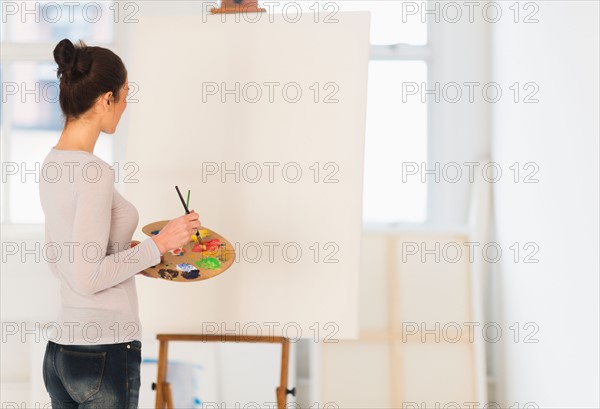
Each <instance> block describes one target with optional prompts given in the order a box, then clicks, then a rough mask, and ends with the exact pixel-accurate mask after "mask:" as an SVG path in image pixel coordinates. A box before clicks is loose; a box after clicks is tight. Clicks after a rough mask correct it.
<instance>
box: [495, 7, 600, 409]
mask: <svg viewBox="0 0 600 409" xmlns="http://www.w3.org/2000/svg"><path fill="white" fill-rule="evenodd" d="M511 4H512V2H507V4H505V6H504V12H505V13H507V15H511V14H508V13H511V11H510V10H508V9H507V7H508V6H510V5H511ZM536 4H538V5H539V11H538V12H537V13H536V15H535V17H536V18H537V19H538V20H539V22H538V23H532V24H523V23H519V24H516V23H514V21H511V20H512V18H508V19H503V20H502V21H501V22H500V23H497V24H494V25H493V26H494V27H493V29H492V35H493V41H492V56H493V75H492V76H493V80H494V81H498V82H500V83H513V82H520V83H525V82H528V81H535V82H536V83H537V84H538V85H539V92H538V93H537V95H536V97H537V98H538V99H539V102H538V103H533V104H523V103H514V102H513V101H511V99H512V98H506V99H503V100H502V101H501V102H500V103H498V104H495V106H494V107H493V110H492V119H493V124H492V133H493V136H492V152H493V160H496V161H498V162H499V163H501V164H505V165H510V164H511V163H513V162H520V163H521V164H523V163H526V162H535V163H537V165H538V166H539V172H538V173H537V175H536V178H537V179H539V182H538V183H531V184H525V183H522V182H519V183H515V182H514V181H513V180H511V179H512V177H513V173H512V172H510V173H509V172H506V173H505V176H504V177H503V179H502V180H501V182H499V183H496V184H495V186H494V194H495V203H494V205H495V209H496V221H495V222H496V231H497V239H498V241H499V243H501V245H502V248H503V249H508V247H509V246H511V245H512V244H513V243H514V242H519V243H521V249H523V243H525V242H530V241H531V242H535V243H537V245H538V246H539V252H538V253H537V254H536V255H535V256H534V257H535V258H537V259H538V260H539V263H531V264H530V263H524V262H523V257H524V255H525V254H527V253H529V252H528V251H522V254H521V255H520V256H521V260H520V262H518V263H515V262H514V261H513V260H512V257H513V252H512V251H509V253H507V254H506V256H505V257H503V258H502V262H501V263H499V264H498V265H496V269H495V271H494V278H495V279H496V280H497V281H496V282H497V284H498V285H499V291H500V294H499V298H500V300H501V305H500V306H499V307H500V308H499V314H500V315H499V319H501V320H502V322H503V325H502V328H503V329H508V328H509V327H510V326H511V325H513V324H514V323H515V322H518V323H519V325H520V327H521V332H520V334H519V335H520V336H519V339H518V342H516V340H514V339H513V336H514V334H515V333H514V331H510V330H509V331H507V332H506V333H505V334H504V336H503V337H502V342H501V348H500V350H501V352H500V355H499V360H498V363H499V364H501V368H500V369H501V372H500V375H499V393H500V397H501V398H502V399H501V402H502V401H504V404H506V405H513V404H514V403H515V402H517V403H519V407H523V405H524V404H525V403H526V402H535V403H536V404H537V406H538V407H544V408H549V407H561V408H565V407H572V408H574V407H577V408H591V407H594V408H597V407H599V402H598V382H599V379H598V320H599V317H598V271H599V266H598V132H599V130H598V50H599V44H598V11H599V10H598V2H588V1H583V2H564V1H556V2H554V1H553V2H536ZM530 11H531V10H530ZM511 96H512V95H511ZM532 169H533V168H532ZM504 170H507V169H504ZM527 173H528V172H527ZM523 176H524V175H521V180H522V179H523ZM527 322H533V323H535V325H537V326H538V328H539V331H537V333H536V334H535V335H533V339H537V340H539V342H538V343H525V342H523V341H524V337H525V335H527V334H532V333H533V332H534V330H535V327H531V328H530V329H528V330H524V329H523V326H524V324H525V323H527Z"/></svg>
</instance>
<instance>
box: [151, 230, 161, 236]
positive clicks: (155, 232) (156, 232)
mask: <svg viewBox="0 0 600 409" xmlns="http://www.w3.org/2000/svg"><path fill="white" fill-rule="evenodd" d="M158 233H160V230H153V231H151V232H150V234H154V235H156V234H158Z"/></svg>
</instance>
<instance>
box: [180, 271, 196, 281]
mask: <svg viewBox="0 0 600 409" xmlns="http://www.w3.org/2000/svg"><path fill="white" fill-rule="evenodd" d="M181 276H182V277H183V278H185V279H187V280H193V279H195V278H198V277H200V270H192V271H184V272H182V273H181Z"/></svg>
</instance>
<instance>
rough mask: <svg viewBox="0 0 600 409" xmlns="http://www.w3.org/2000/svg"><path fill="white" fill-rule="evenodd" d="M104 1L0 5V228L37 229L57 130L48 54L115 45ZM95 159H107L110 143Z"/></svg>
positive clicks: (105, 141) (102, 142) (104, 141)
mask: <svg viewBox="0 0 600 409" xmlns="http://www.w3.org/2000/svg"><path fill="white" fill-rule="evenodd" d="M111 4H112V3H109V2H82V3H79V2H46V1H42V2H39V1H38V2H4V4H3V5H2V13H3V15H2V25H1V34H2V63H1V68H0V73H1V74H0V75H1V81H2V90H1V97H2V113H1V117H0V121H1V122H0V124H1V137H0V147H1V150H2V199H1V208H2V211H1V222H2V223H16V224H21V223H43V222H44V214H43V211H42V208H41V206H40V204H39V203H40V202H39V193H38V177H39V176H38V175H39V169H40V167H41V164H42V162H43V160H44V158H45V156H46V154H47V153H48V151H49V150H50V148H51V147H52V146H54V145H55V144H56V142H57V141H58V138H59V137H60V133H61V131H62V128H63V120H62V116H61V111H60V104H59V102H58V89H59V88H58V79H57V77H56V63H55V62H54V60H53V55H52V51H53V50H54V47H55V46H56V44H57V43H58V42H59V41H60V40H62V39H63V38H69V39H70V40H71V41H74V42H75V41H77V40H78V39H83V40H84V41H86V42H87V43H90V44H106V45H107V46H111V44H113V43H114V31H115V30H114V23H113V21H112V17H111V13H112V12H113V11H112V10H111V9H110V7H111ZM95 153H97V154H98V156H100V157H102V158H103V159H105V160H106V161H107V162H108V163H111V162H110V161H111V160H112V139H111V138H109V137H108V136H107V135H101V136H100V138H99V139H98V142H97V144H96V151H95Z"/></svg>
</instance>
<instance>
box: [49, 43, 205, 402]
mask: <svg viewBox="0 0 600 409" xmlns="http://www.w3.org/2000/svg"><path fill="white" fill-rule="evenodd" d="M54 59H55V61H56V62H57V64H58V72H57V76H58V78H60V96H59V100H60V107H61V109H62V112H63V114H64V116H65V126H64V129H63V131H62V134H61V136H60V139H59V141H58V143H57V144H56V146H54V147H53V148H52V149H51V150H50V152H49V153H48V155H47V157H46V159H45V160H44V164H43V166H42V177H41V178H40V200H41V204H42V208H43V210H44V214H45V217H46V246H45V249H47V251H46V254H45V256H46V259H47V261H48V264H49V266H50V270H51V271H52V272H53V273H54V274H55V275H56V277H58V279H59V280H60V289H61V290H60V291H61V293H60V294H61V309H60V315H59V319H58V320H57V322H56V323H55V324H56V325H54V323H53V328H54V330H55V331H54V333H53V334H52V335H51V336H50V337H49V338H50V340H49V341H48V345H47V347H46V353H45V357H44V366H43V375H44V383H45V385H46V389H47V391H48V393H49V394H50V398H51V401H52V407H53V408H92V407H93V408H119V409H121V408H128V409H129V408H137V404H138V396H139V388H140V363H141V342H140V339H141V326H140V321H139V316H138V303H137V294H136V288H135V278H134V276H135V275H136V274H138V273H139V272H141V271H142V270H144V269H146V268H148V267H150V266H153V265H156V264H158V263H159V262H160V256H161V255H162V254H164V253H165V252H166V251H168V250H171V249H173V248H177V247H181V246H183V245H184V244H185V243H187V242H189V240H190V237H191V235H192V234H193V233H195V232H196V231H197V229H198V227H199V226H200V221H199V219H198V214H197V213H195V212H194V211H192V212H191V213H190V214H187V215H185V216H181V217H179V218H177V219H174V220H171V221H170V222H169V223H168V224H167V225H166V226H165V227H164V228H163V229H162V230H161V231H160V233H159V234H157V235H155V236H153V237H149V238H147V239H146V240H144V241H142V242H141V243H139V244H138V245H137V246H135V247H132V246H131V238H132V235H133V232H134V230H135V229H136V227H137V224H138V213H137V210H136V208H135V207H134V206H133V205H132V204H131V203H129V202H128V201H127V200H126V199H125V198H124V197H123V196H121V194H119V192H118V191H117V190H116V189H115V187H114V182H115V180H114V177H115V173H114V170H113V169H112V168H110V166H109V165H108V164H107V163H106V162H104V161H103V160H102V159H100V158H99V157H97V156H95V155H94V154H93V152H94V146H95V144H96V141H97V139H98V136H99V135H100V132H104V133H107V134H112V133H114V132H115V129H116V128H117V124H118V123H119V120H120V119H121V115H122V114H123V111H124V110H125V107H126V106H127V102H126V100H125V99H126V96H127V92H128V85H127V71H126V69H125V66H124V65H123V62H122V61H121V59H120V58H119V57H118V56H117V55H115V54H114V53H113V52H112V51H110V50H108V49H105V48H101V47H88V46H86V45H85V44H84V43H83V42H82V41H80V42H79V44H78V45H77V46H75V45H73V43H71V41H69V40H67V39H64V40H62V41H61V42H59V43H58V45H57V46H56V48H55V49H54Z"/></svg>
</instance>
